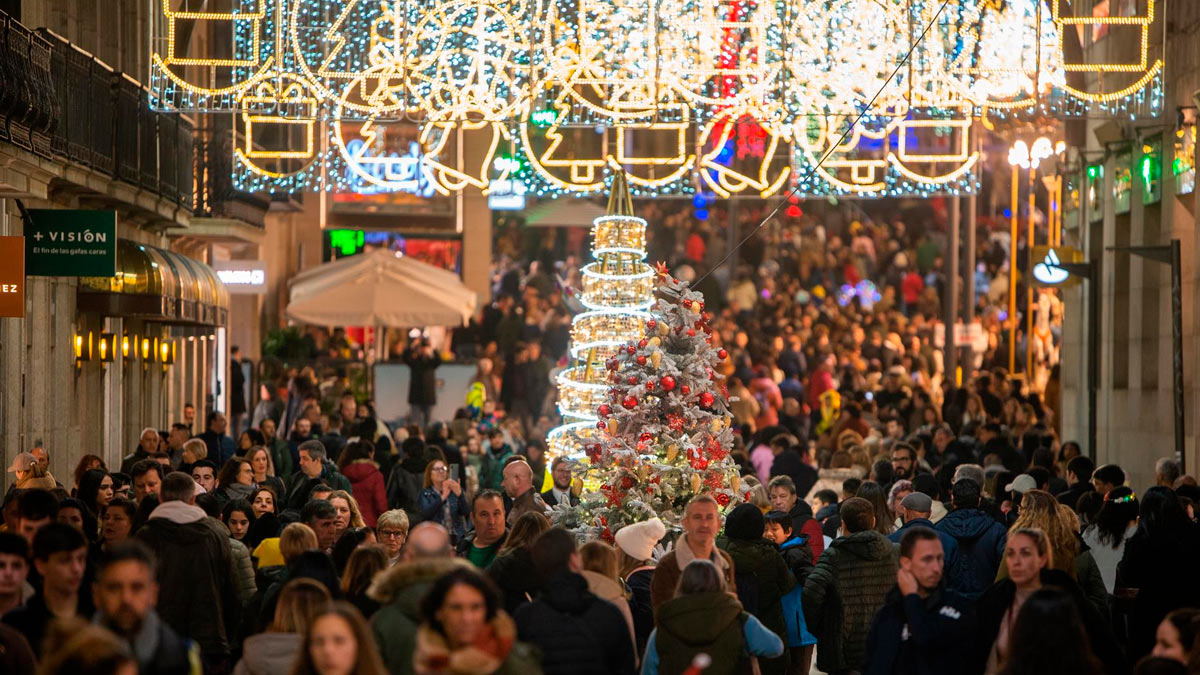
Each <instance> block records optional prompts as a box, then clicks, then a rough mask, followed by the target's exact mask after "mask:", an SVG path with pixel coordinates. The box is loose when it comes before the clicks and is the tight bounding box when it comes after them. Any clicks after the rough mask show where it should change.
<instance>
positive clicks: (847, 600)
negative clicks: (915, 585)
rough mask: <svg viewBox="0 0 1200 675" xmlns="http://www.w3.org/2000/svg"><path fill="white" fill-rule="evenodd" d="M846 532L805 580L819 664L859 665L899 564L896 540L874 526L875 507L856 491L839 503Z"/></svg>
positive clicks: (830, 668) (836, 669)
mask: <svg viewBox="0 0 1200 675" xmlns="http://www.w3.org/2000/svg"><path fill="white" fill-rule="evenodd" d="M840 515H841V517H842V529H843V530H844V531H845V533H846V534H845V536H842V537H838V538H837V539H834V540H833V543H832V544H830V545H829V548H828V549H826V550H825V552H824V553H823V554H821V558H820V560H818V561H817V564H816V567H814V569H813V571H812V573H811V574H809V575H808V579H807V580H806V581H805V582H804V596H803V597H804V619H805V623H806V624H807V625H808V629H809V630H810V631H812V633H813V634H814V635H816V636H817V668H819V669H821V670H822V671H825V672H829V673H842V672H847V671H854V670H859V669H861V668H862V665H863V663H864V662H865V660H866V653H865V650H866V642H867V633H868V631H869V630H870V627H871V620H872V618H873V617H874V616H875V612H876V611H877V610H878V609H879V608H880V607H881V606H883V604H884V600H885V598H886V597H887V594H888V592H889V591H890V590H891V588H892V585H893V584H894V583H895V579H896V569H897V568H898V566H899V562H898V555H897V554H898V551H897V546H896V545H895V544H893V543H892V542H890V541H888V540H887V538H886V537H884V536H883V535H882V534H880V533H879V532H878V531H877V530H876V529H875V507H874V505H872V504H871V502H869V501H867V500H865V499H863V498H861V497H852V498H850V499H847V500H846V501H845V502H843V503H842V506H841V509H840Z"/></svg>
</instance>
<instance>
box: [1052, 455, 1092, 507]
mask: <svg viewBox="0 0 1200 675" xmlns="http://www.w3.org/2000/svg"><path fill="white" fill-rule="evenodd" d="M1095 470H1096V464H1095V463H1094V462H1092V460H1091V458H1090V457H1085V456H1083V455H1079V456H1078V457H1073V458H1072V459H1071V461H1069V462H1067V489H1066V491H1064V492H1060V493H1059V494H1057V495H1055V498H1056V499H1058V501H1060V502H1062V503H1063V504H1066V505H1067V506H1069V507H1071V508H1075V505H1076V504H1078V502H1079V498H1080V497H1082V496H1083V495H1084V494H1085V493H1087V492H1095V490H1096V488H1094V487H1093V486H1092V483H1091V480H1090V479H1091V477H1092V473H1093V472H1094V471H1095Z"/></svg>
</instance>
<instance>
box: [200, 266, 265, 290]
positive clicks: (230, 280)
mask: <svg viewBox="0 0 1200 675" xmlns="http://www.w3.org/2000/svg"><path fill="white" fill-rule="evenodd" d="M213 269H214V270H216V272H217V278H218V279H220V280H221V283H223V284H225V288H227V289H228V290H229V292H230V293H231V294H233V295H243V294H245V295H261V294H263V293H266V292H267V263H265V262H263V261H262V260H217V261H215V262H214V264H213Z"/></svg>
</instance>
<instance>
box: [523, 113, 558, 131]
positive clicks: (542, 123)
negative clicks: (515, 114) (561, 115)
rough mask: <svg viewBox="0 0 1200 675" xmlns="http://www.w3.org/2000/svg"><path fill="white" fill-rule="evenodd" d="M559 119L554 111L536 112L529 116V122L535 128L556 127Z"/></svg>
mask: <svg viewBox="0 0 1200 675" xmlns="http://www.w3.org/2000/svg"><path fill="white" fill-rule="evenodd" d="M557 119H558V114H557V113H555V112H554V111H553V110H535V111H533V114H531V115H530V116H529V121H530V122H532V123H533V125H534V126H538V127H549V126H553V125H554V121H555V120H557Z"/></svg>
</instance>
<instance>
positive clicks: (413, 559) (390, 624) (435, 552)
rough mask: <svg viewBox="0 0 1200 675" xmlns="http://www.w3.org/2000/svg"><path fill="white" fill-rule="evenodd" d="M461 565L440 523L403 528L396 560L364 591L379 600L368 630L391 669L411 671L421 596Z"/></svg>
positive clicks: (401, 674) (405, 674) (400, 673)
mask: <svg viewBox="0 0 1200 675" xmlns="http://www.w3.org/2000/svg"><path fill="white" fill-rule="evenodd" d="M462 568H467V569H471V566H470V565H469V564H468V563H467V562H466V561H464V560H459V559H456V558H455V557H454V549H453V548H452V547H451V546H450V535H449V533H447V532H446V528H444V527H442V526H441V525H437V524H435V523H420V524H418V525H417V526H416V527H414V528H413V529H412V532H410V533H409V540H408V543H407V544H406V545H405V546H404V551H403V552H402V554H401V558H400V562H398V563H396V564H395V565H392V566H391V567H389V568H388V569H387V570H386V571H383V572H380V573H379V574H378V575H377V576H376V577H375V579H374V580H373V581H372V582H371V586H370V588H369V589H368V590H367V596H368V597H369V598H371V599H372V600H374V601H375V602H378V603H379V610H378V611H376V612H375V615H374V616H372V617H371V632H372V633H373V634H374V636H375V641H376V643H377V644H379V646H380V648H381V649H382V656H383V662H384V664H385V665H386V666H387V669H388V672H390V673H391V674H392V675H411V674H412V673H413V672H415V671H414V669H413V656H414V653H415V652H416V648H417V629H418V627H420V625H421V622H422V617H421V599H422V598H424V597H426V595H427V594H429V593H430V592H431V589H432V588H433V586H434V582H436V581H437V580H438V579H440V578H442V577H444V576H446V575H447V574H448V573H450V572H452V571H453V570H455V569H462ZM485 583H486V582H485ZM489 586H490V584H489ZM497 605H499V600H497ZM460 611H461V610H460ZM514 634H515V631H514Z"/></svg>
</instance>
